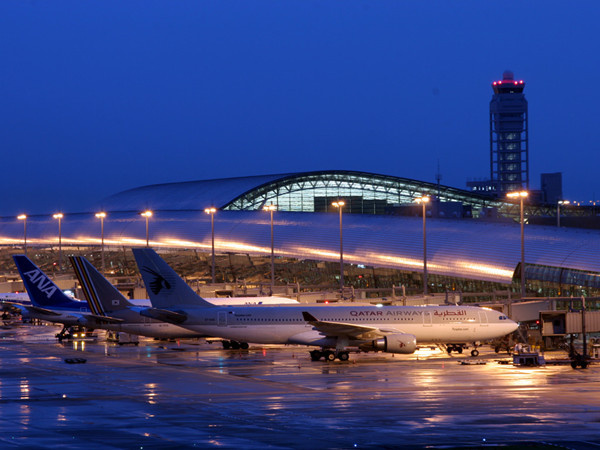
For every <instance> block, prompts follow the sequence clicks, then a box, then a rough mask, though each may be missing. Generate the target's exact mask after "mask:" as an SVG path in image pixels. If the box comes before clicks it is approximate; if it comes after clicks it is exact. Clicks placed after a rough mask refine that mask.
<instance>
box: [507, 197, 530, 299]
mask: <svg viewBox="0 0 600 450" xmlns="http://www.w3.org/2000/svg"><path fill="white" fill-rule="evenodd" d="M528 195H529V192H527V191H515V192H509V193H508V194H506V196H507V197H508V198H518V199H519V201H520V204H521V298H525V218H524V214H523V201H524V200H525V198H526V197H527V196H528Z"/></svg>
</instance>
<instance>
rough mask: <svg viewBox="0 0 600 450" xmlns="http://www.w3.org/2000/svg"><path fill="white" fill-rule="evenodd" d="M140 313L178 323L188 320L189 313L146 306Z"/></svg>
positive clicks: (163, 320)
mask: <svg viewBox="0 0 600 450" xmlns="http://www.w3.org/2000/svg"><path fill="white" fill-rule="evenodd" d="M140 315H142V316H145V317H150V318H151V319H156V320H160V321H162V322H167V323H173V324H175V325H178V324H180V323H183V322H185V321H186V320H187V314H184V313H180V312H175V311H169V310H168V309H159V308H146V309H142V310H141V311H140Z"/></svg>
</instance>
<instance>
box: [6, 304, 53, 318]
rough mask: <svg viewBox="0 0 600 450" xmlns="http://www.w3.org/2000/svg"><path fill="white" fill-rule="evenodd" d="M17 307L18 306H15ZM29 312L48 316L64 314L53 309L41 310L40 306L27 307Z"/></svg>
mask: <svg viewBox="0 0 600 450" xmlns="http://www.w3.org/2000/svg"><path fill="white" fill-rule="evenodd" d="M15 306H16V305H15ZM24 308H25V309H26V310H27V311H29V312H31V313H37V314H45V315H46V316H61V315H62V314H61V313H59V312H56V311H53V310H51V309H46V308H41V307H39V306H25V307H24Z"/></svg>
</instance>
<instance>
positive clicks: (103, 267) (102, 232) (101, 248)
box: [96, 212, 106, 273]
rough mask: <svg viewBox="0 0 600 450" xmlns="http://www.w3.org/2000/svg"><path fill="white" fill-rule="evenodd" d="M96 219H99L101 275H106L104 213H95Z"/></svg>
mask: <svg viewBox="0 0 600 450" xmlns="http://www.w3.org/2000/svg"><path fill="white" fill-rule="evenodd" d="M96 217H97V218H98V219H100V241H101V247H100V253H101V255H102V273H106V267H105V266H104V218H105V217H106V213H105V212H99V213H96Z"/></svg>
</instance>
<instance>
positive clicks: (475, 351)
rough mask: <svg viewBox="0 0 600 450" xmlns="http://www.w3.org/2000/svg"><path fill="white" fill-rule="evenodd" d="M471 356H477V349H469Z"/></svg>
mask: <svg viewBox="0 0 600 450" xmlns="http://www.w3.org/2000/svg"><path fill="white" fill-rule="evenodd" d="M471 356H479V350H471Z"/></svg>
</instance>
